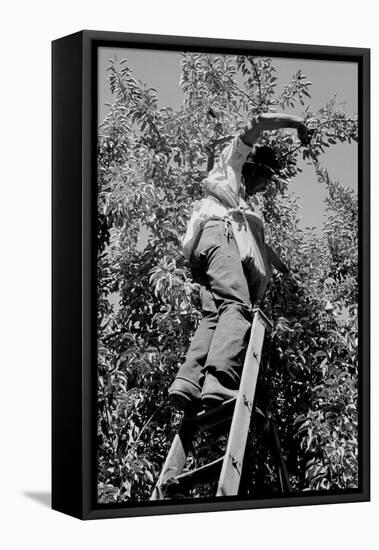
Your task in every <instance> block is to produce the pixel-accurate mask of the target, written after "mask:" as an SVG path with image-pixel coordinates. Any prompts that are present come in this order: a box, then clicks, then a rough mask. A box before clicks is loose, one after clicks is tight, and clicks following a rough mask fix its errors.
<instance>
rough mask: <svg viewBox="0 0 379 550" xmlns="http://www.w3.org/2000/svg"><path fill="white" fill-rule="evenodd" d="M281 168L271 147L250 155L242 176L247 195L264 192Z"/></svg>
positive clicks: (243, 167) (264, 147)
mask: <svg viewBox="0 0 379 550" xmlns="http://www.w3.org/2000/svg"><path fill="white" fill-rule="evenodd" d="M280 168H281V166H280V162H279V160H278V158H277V156H276V153H275V151H274V150H273V149H271V147H268V146H267V145H263V146H262V147H257V148H256V149H255V151H254V152H253V153H249V155H248V157H247V159H246V162H245V163H244V165H243V166H242V176H243V179H244V182H245V186H246V193H247V194H248V195H249V196H251V195H253V194H254V193H259V191H264V190H265V189H266V187H267V185H268V184H269V183H270V181H271V178H272V176H273V175H274V174H276V173H277V172H279V170H280Z"/></svg>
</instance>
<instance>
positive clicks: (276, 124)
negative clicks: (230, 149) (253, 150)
mask: <svg viewBox="0 0 379 550" xmlns="http://www.w3.org/2000/svg"><path fill="white" fill-rule="evenodd" d="M279 128H296V129H297V134H298V136H299V139H300V141H301V142H302V143H303V144H304V145H305V144H307V143H309V137H310V134H309V130H308V128H307V126H306V125H305V123H304V120H303V119H302V118H300V117H298V116H295V115H287V114H285V113H262V114H261V115H258V116H256V117H255V118H254V120H253V121H250V122H248V123H247V125H246V126H245V128H244V129H243V130H242V132H241V134H240V138H241V140H242V141H243V142H244V143H245V144H246V145H250V146H251V147H252V146H253V145H254V143H255V142H256V141H257V139H258V138H259V136H260V133H261V132H262V131H264V130H279Z"/></svg>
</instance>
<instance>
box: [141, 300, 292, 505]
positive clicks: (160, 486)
mask: <svg viewBox="0 0 379 550" xmlns="http://www.w3.org/2000/svg"><path fill="white" fill-rule="evenodd" d="M266 329H272V323H271V321H269V319H268V318H267V317H266V316H265V315H264V313H263V312H262V311H261V310H260V309H258V308H257V309H255V310H254V318H253V323H252V327H251V332H250V339H249V344H248V347H247V350H246V355H245V360H244V365H243V371H242V376H241V382H240V386H239V390H238V394H237V396H236V397H234V398H232V399H229V400H228V401H225V402H224V403H222V405H220V406H218V407H216V408H213V409H209V410H202V411H200V412H199V413H198V414H196V415H194V416H190V417H186V416H184V418H183V420H182V422H181V424H180V427H179V429H178V432H177V434H176V435H175V438H174V440H173V443H172V445H171V448H170V451H169V453H168V455H167V458H166V461H165V463H164V465H163V468H162V471H161V474H160V476H159V478H158V481H157V483H156V486H155V488H154V490H153V493H152V495H151V498H150V500H163V499H165V498H166V497H165V488H166V487H167V486H168V485H171V486H172V485H174V486H175V487H180V489H185V488H187V489H188V488H190V487H191V486H193V485H194V484H198V483H202V482H204V483H205V482H209V481H210V480H211V479H214V478H215V477H217V476H219V478H218V486H217V493H216V496H236V495H238V491H239V486H240V480H241V474H242V467H243V459H244V454H245V448H246V441H247V436H248V432H249V427H250V424H251V415H252V412H253V410H254V398H255V390H256V385H257V379H258V372H259V366H260V360H261V352H262V346H263V340H264V335H265V330H266ZM255 411H256V412H257V413H258V414H260V415H262V416H263V417H264V418H265V421H266V427H268V430H269V434H270V436H271V439H272V445H273V450H274V454H275V456H276V459H277V464H278V480H279V484H280V488H281V490H282V492H289V491H290V490H291V487H290V483H289V478H288V473H287V468H286V464H285V460H284V457H283V453H282V450H281V447H280V442H279V436H278V432H277V430H276V427H275V425H274V423H273V420H272V417H271V415H268V416H265V415H264V414H263V413H262V411H260V410H259V409H258V408H257V407H255ZM230 420H231V425H230V430H229V436H228V442H227V446H226V452H225V454H224V455H223V456H221V457H220V458H217V459H216V460H213V461H211V462H208V463H207V464H205V465H203V466H200V467H198V468H195V469H193V470H190V471H187V472H184V473H183V469H184V466H185V464H186V459H187V454H188V453H189V451H190V450H191V449H192V445H193V439H194V437H195V434H197V433H200V432H204V431H207V430H210V429H213V428H215V427H216V426H220V425H222V424H224V423H227V422H229V421H230Z"/></svg>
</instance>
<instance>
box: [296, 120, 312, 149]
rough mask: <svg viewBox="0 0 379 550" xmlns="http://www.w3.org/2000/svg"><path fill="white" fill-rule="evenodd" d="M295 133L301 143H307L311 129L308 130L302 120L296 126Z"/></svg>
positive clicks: (309, 140)
mask: <svg viewBox="0 0 379 550" xmlns="http://www.w3.org/2000/svg"><path fill="white" fill-rule="evenodd" d="M297 135H298V137H299V140H300V142H301V144H302V145H309V144H310V142H311V138H312V135H313V130H310V129H309V128H308V127H307V126H306V125H305V124H304V123H303V122H302V123H301V124H299V126H298V127H297Z"/></svg>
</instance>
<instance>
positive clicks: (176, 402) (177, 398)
mask: <svg viewBox="0 0 379 550" xmlns="http://www.w3.org/2000/svg"><path fill="white" fill-rule="evenodd" d="M168 399H169V401H170V404H171V405H172V407H174V408H175V409H177V410H178V411H183V412H186V411H188V410H190V409H194V408H195V407H196V406H197V405H198V404H199V402H200V400H199V399H197V400H195V401H194V400H193V399H192V398H191V397H189V396H188V395H187V394H186V393H184V392H181V391H178V390H176V391H175V392H172V393H170V395H169V396H168Z"/></svg>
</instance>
